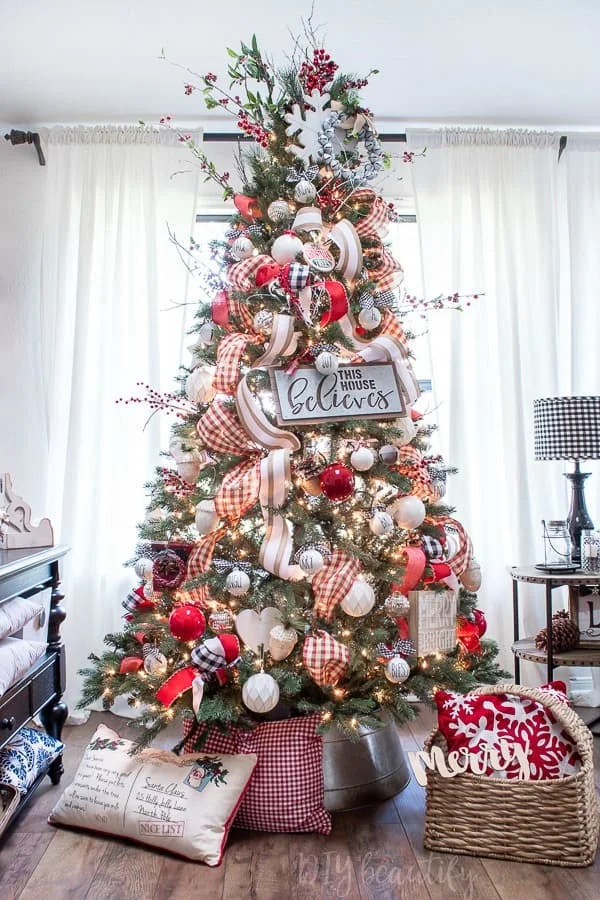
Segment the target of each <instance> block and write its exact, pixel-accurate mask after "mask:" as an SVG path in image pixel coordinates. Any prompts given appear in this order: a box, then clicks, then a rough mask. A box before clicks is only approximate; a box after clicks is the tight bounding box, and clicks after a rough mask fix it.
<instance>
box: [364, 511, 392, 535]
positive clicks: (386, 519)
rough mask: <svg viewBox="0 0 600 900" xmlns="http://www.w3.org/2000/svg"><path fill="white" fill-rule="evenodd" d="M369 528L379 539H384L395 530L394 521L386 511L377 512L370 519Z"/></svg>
mask: <svg viewBox="0 0 600 900" xmlns="http://www.w3.org/2000/svg"><path fill="white" fill-rule="evenodd" d="M369 528H370V529H371V531H372V532H373V534H376V535H377V537H384V536H385V535H388V534H391V533H392V531H393V530H394V520H393V519H392V517H391V516H390V514H389V513H387V512H384V510H377V512H375V513H373V515H372V517H371V518H370V519H369Z"/></svg>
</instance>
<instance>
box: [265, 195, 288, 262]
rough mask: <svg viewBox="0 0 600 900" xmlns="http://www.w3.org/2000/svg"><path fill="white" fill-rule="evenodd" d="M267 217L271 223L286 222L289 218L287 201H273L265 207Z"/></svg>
mask: <svg viewBox="0 0 600 900" xmlns="http://www.w3.org/2000/svg"><path fill="white" fill-rule="evenodd" d="M267 215H268V217H269V218H270V220H271V222H277V224H281V223H282V222H287V220H288V219H290V218H291V212H290V207H289V205H288V202H287V200H273V202H272V203H269V205H268V207H267ZM273 259H275V257H273Z"/></svg>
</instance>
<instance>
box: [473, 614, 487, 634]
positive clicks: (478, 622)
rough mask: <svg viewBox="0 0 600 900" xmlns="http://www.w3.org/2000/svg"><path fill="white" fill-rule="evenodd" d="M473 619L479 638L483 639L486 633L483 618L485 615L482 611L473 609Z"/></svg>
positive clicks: (484, 619)
mask: <svg viewBox="0 0 600 900" xmlns="http://www.w3.org/2000/svg"><path fill="white" fill-rule="evenodd" d="M473 618H474V619H475V624H476V625H477V629H478V632H479V637H483V635H484V634H485V633H486V631H487V620H486V618H485V613H484V612H483V610H482V609H474V610H473Z"/></svg>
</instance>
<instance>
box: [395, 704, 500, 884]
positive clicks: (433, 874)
mask: <svg viewBox="0 0 600 900" xmlns="http://www.w3.org/2000/svg"><path fill="white" fill-rule="evenodd" d="M434 721H435V719H434V717H433V714H430V711H429V710H427V712H426V713H424V715H423V718H422V719H421V721H419V720H415V721H414V722H411V723H410V728H409V729H404V736H403V747H404V749H405V751H408V750H420V749H421V748H422V746H423V738H422V737H421V736H422V735H428V734H430V732H431V730H432V727H433V724H434ZM408 732H410V735H409V733H408ZM415 735H419V738H417V737H415ZM394 802H395V805H396V809H397V810H398V813H399V815H400V820H401V822H402V824H403V826H404V830H405V832H406V836H407V838H408V841H409V843H410V846H411V848H412V851H413V853H414V855H415V859H416V861H417V865H418V867H419V871H420V872H421V875H422V876H423V880H424V882H425V885H426V886H427V889H428V891H429V893H430V895H431V897H432V898H434V900H446V898H448V897H452V896H456V897H460V898H465V900H498V893H497V891H496V890H495V887H494V884H493V881H492V880H491V879H490V877H489V875H488V873H487V871H486V870H485V868H484V866H483V865H482V863H481V861H480V860H479V859H476V858H474V857H470V856H459V855H457V854H446V853H431V852H430V851H429V850H426V849H425V848H424V846H423V835H424V833H425V789H424V788H422V787H421V786H420V785H419V784H418V782H417V781H416V779H415V778H414V776H413V778H412V779H411V781H410V784H409V785H408V786H407V787H406V788H405V789H404V791H402V793H400V794H398V795H397V797H395V798H394ZM513 900H514V898H513Z"/></svg>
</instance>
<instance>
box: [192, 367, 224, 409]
mask: <svg viewBox="0 0 600 900" xmlns="http://www.w3.org/2000/svg"><path fill="white" fill-rule="evenodd" d="M216 371H217V370H216V368H215V367H214V366H198V367H197V368H196V369H194V371H193V372H190V374H189V375H188V377H187V378H186V380H185V393H186V396H187V398H188V400H191V401H192V403H210V401H211V400H212V399H213V397H214V396H215V394H216V393H217V390H216V388H215V373H216Z"/></svg>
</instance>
